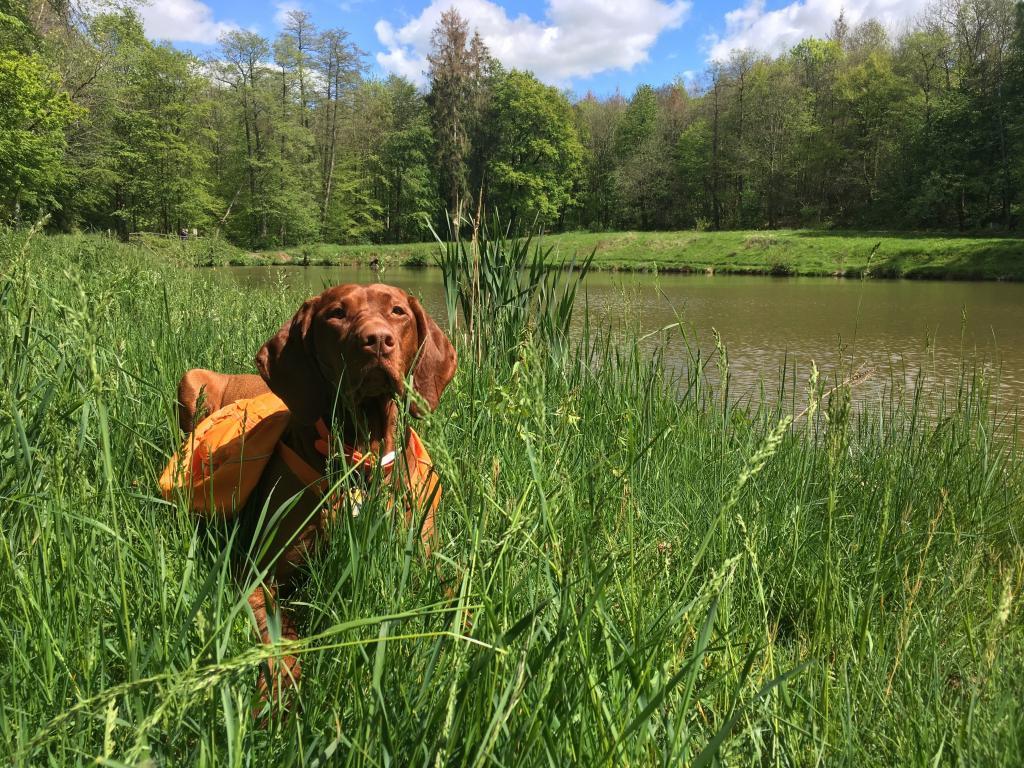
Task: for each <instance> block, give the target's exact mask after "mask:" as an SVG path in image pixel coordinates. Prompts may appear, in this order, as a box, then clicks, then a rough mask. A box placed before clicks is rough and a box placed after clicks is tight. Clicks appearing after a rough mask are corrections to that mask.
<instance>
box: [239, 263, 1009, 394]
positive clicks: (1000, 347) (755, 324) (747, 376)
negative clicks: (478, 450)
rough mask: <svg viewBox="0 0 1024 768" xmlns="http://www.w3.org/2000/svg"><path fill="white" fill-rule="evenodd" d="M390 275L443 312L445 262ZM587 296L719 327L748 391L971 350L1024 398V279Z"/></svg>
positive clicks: (625, 288) (665, 283) (614, 310)
mask: <svg viewBox="0 0 1024 768" xmlns="http://www.w3.org/2000/svg"><path fill="white" fill-rule="evenodd" d="M219 271H221V272H224V273H227V274H229V275H230V276H231V277H232V278H233V279H235V280H237V281H239V282H242V283H244V284H247V285H251V286H256V287H259V286H263V285H272V284H276V283H277V282H278V281H282V280H283V281H285V282H286V283H288V284H289V285H293V286H297V287H305V288H306V290H307V291H308V292H309V293H310V294H314V293H317V292H319V291H320V290H322V288H323V287H324V286H325V285H330V284H337V283H346V282H375V281H376V276H375V275H374V273H373V272H371V271H370V270H369V269H366V268H348V267H309V268H297V267H281V268H268V267H232V268H226V269H223V270H219ZM384 282H388V283H392V284H394V285H397V286H400V287H402V288H404V289H406V290H409V291H411V292H412V293H414V294H415V295H417V296H419V297H420V298H421V299H422V300H423V302H424V304H425V306H426V307H427V308H428V309H429V310H430V311H431V312H432V313H434V314H435V316H437V317H443V316H444V299H443V288H442V285H441V274H440V272H439V271H438V270H436V269H429V268H428V269H400V268H391V269H389V270H388V271H387V273H386V275H385V276H384ZM586 295H587V300H588V302H589V311H590V316H591V320H592V323H594V322H595V321H596V324H600V323H602V322H611V323H613V324H615V325H616V326H621V324H622V323H623V322H625V323H626V327H629V328H633V329H637V330H639V331H640V332H641V333H647V332H650V331H654V330H657V329H659V328H663V327H664V326H667V325H670V324H672V323H675V322H677V320H682V321H683V322H684V325H685V326H686V327H687V329H688V333H689V334H691V336H690V337H691V339H692V338H696V340H697V342H698V344H699V347H700V349H701V350H703V353H704V354H705V355H707V354H708V353H713V351H714V340H713V333H712V329H716V330H717V331H718V332H719V333H720V334H721V337H722V339H723V341H724V342H725V344H726V345H727V348H728V351H729V359H730V370H731V373H732V385H731V386H732V392H733V394H734V395H735V396H737V397H741V398H742V397H745V396H751V395H754V393H756V391H757V389H758V387H759V386H760V385H761V384H762V383H763V384H764V386H765V387H766V388H768V391H769V392H772V391H774V390H775V389H776V387H777V386H778V382H779V379H780V376H781V371H782V369H783V366H784V365H788V370H789V374H788V376H789V377H790V379H792V377H793V376H794V368H795V376H796V382H797V384H798V386H799V387H800V388H801V389H802V388H803V386H804V382H805V381H806V377H807V374H808V372H809V371H810V366H811V361H814V363H815V364H816V365H817V367H818V369H819V370H820V371H821V375H822V377H823V378H824V377H830V376H832V375H834V374H835V373H836V372H837V371H842V372H843V374H844V375H846V374H849V373H850V372H851V371H852V370H855V369H858V368H859V369H860V370H861V371H870V372H871V377H870V379H869V380H868V381H867V382H865V383H864V384H861V385H859V386H858V389H857V391H858V392H859V396H858V397H859V399H862V400H863V399H865V398H868V397H869V396H870V395H871V394H872V393H877V392H879V391H881V389H882V388H884V387H886V386H888V385H889V384H891V383H894V382H895V383H896V384H898V385H908V384H910V383H911V382H913V381H914V380H915V379H917V377H918V376H924V383H925V386H926V388H927V389H928V390H929V391H931V392H936V391H938V389H939V388H940V387H941V386H942V385H943V384H945V385H947V386H948V385H951V384H954V383H955V381H956V379H957V375H958V371H959V369H960V362H961V360H968V361H969V362H971V363H977V365H978V366H979V370H980V371H982V372H983V373H984V374H985V375H986V376H988V377H989V380H990V382H991V384H992V391H993V394H994V395H995V396H996V397H997V398H998V405H999V407H1000V410H1002V411H1004V412H1006V411H1007V410H1013V409H1014V408H1015V407H1017V406H1018V405H1024V284H1019V283H992V282H939V281H934V282H933V281H927V282H926V281H908V280H893V281H890V280H868V281H860V280H836V279H830V278H768V277H739V276H721V275H719V276H706V275H660V276H655V275H650V274H629V273H601V272H599V273H592V274H591V275H590V276H589V277H588V278H587V281H586ZM577 306H578V307H582V306H583V305H582V302H581V303H579V304H578V305H577ZM667 358H668V361H669V362H670V364H673V365H676V366H684V365H686V363H687V360H688V356H687V351H686V345H685V343H684V340H683V339H682V337H681V336H680V334H679V333H675V334H672V335H671V336H670V338H669V342H668V348H667ZM712 376H717V374H712Z"/></svg>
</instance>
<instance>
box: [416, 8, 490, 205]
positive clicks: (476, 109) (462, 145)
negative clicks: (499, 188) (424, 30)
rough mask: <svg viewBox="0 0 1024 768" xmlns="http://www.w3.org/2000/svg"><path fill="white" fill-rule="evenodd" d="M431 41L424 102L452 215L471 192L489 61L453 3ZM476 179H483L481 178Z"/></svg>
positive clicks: (475, 36) (485, 102)
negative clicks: (427, 91) (475, 142)
mask: <svg viewBox="0 0 1024 768" xmlns="http://www.w3.org/2000/svg"><path fill="white" fill-rule="evenodd" d="M431 46H432V49H431V52H430V55H429V56H428V57H427V61H428V63H429V65H430V71H429V76H430V95H429V97H428V103H429V104H430V109H431V116H432V123H433V129H434V136H435V138H436V141H437V143H436V146H437V150H438V156H437V166H438V174H439V184H440V188H441V194H442V197H443V198H444V200H445V201H446V203H447V205H448V214H449V216H451V217H453V218H457V217H458V216H460V215H461V211H462V207H463V204H464V201H465V200H466V199H467V197H469V196H470V195H471V190H470V181H471V179H470V173H469V160H470V158H471V157H472V155H473V150H474V147H473V139H474V138H475V137H477V136H478V135H479V133H480V132H481V129H482V128H483V126H482V117H483V115H484V113H485V112H486V108H487V103H488V85H489V80H490V76H491V73H492V70H493V62H492V60H491V57H490V54H489V53H488V51H487V47H486V46H485V45H484V43H483V40H482V39H481V37H480V36H479V35H478V34H474V35H473V36H472V38H471V37H470V35H469V22H467V21H466V20H465V19H464V18H463V17H462V16H460V15H459V12H458V11H456V10H455V9H454V8H450V9H449V10H447V11H445V12H444V13H443V14H442V15H441V21H440V22H439V23H438V25H437V27H436V28H435V29H434V31H433V33H432V35H431ZM477 150H478V151H479V146H478V147H477ZM477 165H478V167H483V166H484V165H485V163H483V162H479V161H478V162H477ZM476 181H477V183H478V184H482V183H483V179H482V178H480V179H477V180H476Z"/></svg>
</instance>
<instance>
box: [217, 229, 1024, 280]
mask: <svg viewBox="0 0 1024 768" xmlns="http://www.w3.org/2000/svg"><path fill="white" fill-rule="evenodd" d="M542 242H543V243H545V244H547V245H550V246H554V248H555V253H556V254H557V255H558V256H559V257H561V258H566V259H568V258H571V257H572V256H573V255H578V256H579V257H581V258H582V257H584V256H586V255H588V254H589V253H590V252H591V251H592V250H596V255H595V258H594V266H595V267H596V268H598V269H621V270H637V271H653V270H661V271H680V272H711V271H713V272H716V273H731V274H768V275H823V276H845V277H861V276H864V275H867V276H871V277H907V278H932V279H959V280H966V279H974V280H1024V239H1022V238H1019V237H962V236H956V237H954V236H945V235H931V234H928V235H923V234H913V233H879V232H823V231H819V230H774V231H737V232H695V231H685V232H609V233H593V232H567V233H564V234H558V235H548V236H546V237H544V238H543V239H542ZM876 245H877V246H878V248H877V250H876V249H875V246H876ZM436 254H437V244H436V243H411V244H404V245H327V244H316V245H307V246H297V247H294V248H286V249H284V250H275V251H261V252H257V253H244V252H242V251H234V250H232V251H230V252H225V253H222V254H219V256H218V257H216V258H208V259H207V261H206V263H211V264H213V263H220V264H223V263H231V264H239V265H242V264H245V265H260V264H267V265H270V264H302V263H303V262H304V259H306V258H307V257H308V262H309V263H310V264H313V265H330V264H345V265H351V264H366V263H369V262H370V261H372V260H373V259H380V260H381V261H383V262H385V263H386V264H389V265H419V266H423V265H428V264H433V263H434V259H435V256H436Z"/></svg>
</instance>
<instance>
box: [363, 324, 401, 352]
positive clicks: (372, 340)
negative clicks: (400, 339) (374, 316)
mask: <svg viewBox="0 0 1024 768" xmlns="http://www.w3.org/2000/svg"><path fill="white" fill-rule="evenodd" d="M360 340H361V341H362V343H363V349H365V350H366V351H367V352H370V353H372V354H374V355H376V356H377V357H385V356H387V355H390V354H391V353H392V352H393V351H394V349H395V335H394V334H393V333H392V332H391V329H390V328H386V327H375V328H367V329H365V330H364V331H363V332H362V333H361V334H360Z"/></svg>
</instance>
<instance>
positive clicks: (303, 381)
mask: <svg viewBox="0 0 1024 768" xmlns="http://www.w3.org/2000/svg"><path fill="white" fill-rule="evenodd" d="M319 304H320V297H319V296H314V297H313V298H311V299H306V301H305V302H304V303H303V305H302V306H301V307H300V308H299V311H298V312H296V313H295V316H294V317H292V319H291V320H288V321H287V322H286V323H285V324H284V325H282V326H281V330H279V331H278V332H277V333H276V334H275V335H274V336H273V337H272V338H271V339H270V340H269V341H267V343H266V344H264V345H263V347H262V348H261V349H260V351H259V353H257V355H256V368H257V370H259V372H260V376H262V377H263V380H264V381H265V382H267V386H268V387H270V391H271V392H273V393H274V394H275V395H277V396H278V397H280V398H281V399H282V400H284V403H285V405H287V406H288V410H289V411H291V413H292V416H293V417H295V418H296V419H298V420H299V421H300V422H302V423H305V424H312V423H313V422H315V421H316V420H317V419H319V418H320V417H321V416H323V415H324V414H325V413H329V412H330V394H329V393H328V392H327V384H326V381H325V379H324V376H323V374H322V373H321V372H320V370H319V369H318V368H317V365H316V358H315V357H314V354H315V352H314V347H313V335H312V324H313V316H314V314H316V310H317V308H318V306H319Z"/></svg>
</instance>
